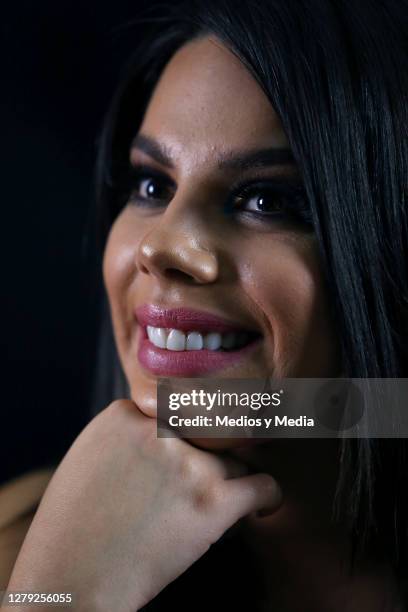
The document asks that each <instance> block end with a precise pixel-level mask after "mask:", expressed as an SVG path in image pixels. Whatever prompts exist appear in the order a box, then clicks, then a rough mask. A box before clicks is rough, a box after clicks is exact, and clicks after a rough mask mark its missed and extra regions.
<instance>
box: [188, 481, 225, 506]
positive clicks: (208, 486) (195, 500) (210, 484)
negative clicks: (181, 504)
mask: <svg viewBox="0 0 408 612" xmlns="http://www.w3.org/2000/svg"><path fill="white" fill-rule="evenodd" d="M219 498H220V494H219V489H218V487H217V485H216V483H215V482H214V481H213V480H204V481H203V482H201V483H200V484H199V485H197V486H196V487H195V488H194V490H193V492H192V495H191V503H192V506H193V509H194V510H195V512H198V513H203V512H204V513H209V512H212V511H214V510H215V509H216V507H217V506H218V502H219Z"/></svg>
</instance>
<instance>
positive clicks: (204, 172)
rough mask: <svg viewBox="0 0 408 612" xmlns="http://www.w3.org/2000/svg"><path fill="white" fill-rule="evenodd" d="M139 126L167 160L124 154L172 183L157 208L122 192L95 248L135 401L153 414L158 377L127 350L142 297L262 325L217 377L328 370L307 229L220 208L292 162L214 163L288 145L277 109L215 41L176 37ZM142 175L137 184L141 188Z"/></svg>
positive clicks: (133, 343)
mask: <svg viewBox="0 0 408 612" xmlns="http://www.w3.org/2000/svg"><path fill="white" fill-rule="evenodd" d="M198 65H199V66H200V69H199V70H197V66H198ZM237 126H239V129H237ZM138 133H139V134H143V135H146V136H149V137H150V138H153V139H154V140H155V141H157V142H158V143H159V144H160V145H161V146H162V147H163V148H165V149H166V150H168V152H169V156H170V158H171V162H172V165H173V167H172V168H168V167H166V166H164V165H163V164H160V163H158V162H157V161H156V160H154V159H153V158H152V157H151V156H150V155H148V154H146V153H145V152H144V151H142V150H140V149H139V148H136V147H134V148H133V149H132V150H131V152H130V160H131V163H132V164H134V165H136V164H138V163H144V164H148V165H149V166H150V167H152V169H153V170H155V171H160V172H162V173H163V174H164V176H165V177H166V178H167V179H168V180H169V181H171V182H173V183H174V188H173V189H172V192H171V194H170V193H169V194H167V193H164V194H161V200H160V206H159V207H156V208H154V207H152V208H150V210H149V208H146V207H141V206H138V205H137V202H136V201H130V202H129V203H128V205H127V206H126V207H125V208H124V209H123V210H122V212H121V213H120V214H119V216H118V217H117V219H116V221H115V223H114V224H113V227H112V229H111V232H110V235H109V239H108V242H107V246H106V250H105V257H104V263H103V274H104V281H105V285H106V290H107V293H108V297H109V302H110V306H111V313H112V321H113V327H114V333H115V339H116V344H117V348H118V352H119V356H120V359H121V363H122V366H123V369H124V372H125V374H126V377H127V380H128V382H129V386H130V390H131V397H132V399H133V400H134V401H135V402H136V404H137V405H138V406H139V408H140V409H141V410H142V411H143V412H144V413H145V414H147V415H151V416H154V415H155V412H156V382H157V377H156V376H155V375H153V374H151V373H150V372H149V371H147V370H145V369H143V367H142V366H141V365H140V363H139V362H138V359H137V358H136V355H137V345H138V341H139V335H140V328H139V326H138V325H137V323H136V322H135V320H134V317H133V315H132V313H133V310H134V308H135V307H137V306H139V305H141V304H144V303H154V304H160V305H162V304H164V305H166V306H169V307H178V306H187V307H191V308H197V309H200V310H206V311H208V312H211V313H215V314H218V315H220V316H223V317H226V318H228V319H232V320H233V321H236V322H238V323H240V324H242V326H248V327H249V329H253V330H255V331H259V332H261V333H262V335H263V341H262V343H261V345H260V346H259V348H258V350H256V351H254V352H253V353H252V354H251V356H250V357H248V358H246V359H244V360H242V362H241V363H240V364H236V365H235V366H234V367H233V368H226V369H224V370H222V371H219V372H217V376H219V377H233V376H235V377H237V378H239V377H242V378H250V377H253V378H257V377H264V376H265V377H266V376H271V375H273V376H276V377H290V376H294V377H299V376H300V377H301V376H304V377H309V376H316V377H319V376H322V377H325V376H328V377H330V376H334V375H337V374H338V372H339V363H338V359H337V354H338V350H337V342H336V337H335V334H334V332H333V324H332V322H331V320H330V316H329V312H328V304H327V301H326V297H325V291H324V287H323V283H322V273H321V269H320V265H319V258H318V255H317V249H316V245H315V239H314V237H313V234H311V233H310V232H309V233H307V232H305V231H304V229H299V228H294V227H289V226H286V227H284V226H283V224H282V223H277V222H275V223H274V222H273V221H271V220H270V218H269V220H268V219H267V218H266V217H265V218H264V219H254V218H250V216H249V215H247V216H245V215H244V214H242V213H241V214H240V213H239V212H238V211H237V212H236V213H235V214H233V215H227V214H226V213H225V212H224V210H223V203H224V201H225V199H226V197H227V196H228V194H229V193H230V191H231V189H232V186H233V185H234V183H235V182H237V181H239V180H243V179H247V180H250V179H262V180H264V181H267V180H268V179H269V180H270V179H272V178H274V177H276V176H278V175H284V176H289V175H292V176H293V175H295V174H296V172H297V169H296V166H295V165H294V164H285V165H279V166H269V167H265V168H262V169H259V168H258V169H256V168H254V167H252V168H251V167H250V168H248V169H247V170H245V171H242V170H241V169H239V168H236V169H229V168H228V169H227V168H224V167H222V168H220V167H219V162H220V161H221V160H222V159H223V158H225V157H230V156H233V155H234V154H237V153H238V152H249V151H254V150H259V149H264V148H279V147H283V148H288V147H289V145H288V141H287V138H286V135H285V133H284V131H283V129H282V126H281V123H280V121H279V118H278V116H277V114H276V113H275V112H274V110H273V108H272V107H271V105H270V103H269V101H268V100H267V98H266V96H265V95H264V93H263V92H262V90H261V89H260V87H259V86H258V85H257V83H256V82H255V81H254V79H253V77H252V76H251V75H250V74H249V73H248V71H247V70H246V69H245V68H244V66H243V65H242V64H241V62H240V61H239V60H238V59H236V58H235V57H234V56H233V55H232V53H231V52H230V51H228V50H227V49H226V48H225V47H223V46H222V45H221V44H220V43H218V42H217V41H215V40H213V39H202V40H198V41H194V42H192V43H190V44H188V45H186V46H185V47H184V48H183V49H182V50H180V51H179V52H178V53H177V54H176V55H175V56H174V57H173V58H172V60H171V61H170V63H169V64H168V66H167V68H166V70H165V71H164V73H163V74H162V77H161V79H160V80H159V83H158V85H157V87H156V89H155V91H154V93H153V96H152V98H151V100H150V103H149V105H148V108H147V112H146V114H145V116H144V119H143V122H142V124H141V126H140V129H139V131H138ZM153 180H154V179H153ZM146 183H147V181H145V183H144V184H143V185H139V186H137V187H138V192H137V193H139V194H140V193H141V194H145V193H146ZM261 195H262V192H261ZM254 199H255V198H252V205H253V202H254Z"/></svg>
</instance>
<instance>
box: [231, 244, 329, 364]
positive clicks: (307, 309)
mask: <svg viewBox="0 0 408 612" xmlns="http://www.w3.org/2000/svg"><path fill="white" fill-rule="evenodd" d="M266 254H267V255H266ZM247 255H248V257H247V258H246V259H247V262H248V261H250V262H251V264H248V263H243V264H242V266H241V278H242V279H243V284H244V286H245V287H246V291H247V293H248V294H249V295H250V297H251V299H252V301H253V302H255V303H256V305H257V306H258V308H259V309H260V310H261V311H262V314H263V317H264V323H265V325H266V326H267V329H268V331H269V333H270V334H271V338H272V341H271V343H270V346H271V347H272V351H273V355H272V358H273V361H274V363H275V364H277V365H278V366H279V368H280V370H281V371H280V374H281V375H285V376H288V375H289V374H290V372H292V373H293V372H294V371H295V370H296V372H297V374H298V375H299V374H301V373H305V372H306V371H307V360H308V359H312V360H313V362H314V363H315V365H316V368H317V367H318V366H319V364H323V363H325V361H326V360H329V361H330V362H332V352H333V345H334V336H333V334H332V326H331V323H330V317H329V311H328V306H327V300H326V295H325V291H324V287H323V280H322V273H321V269H320V265H319V260H318V256H317V252H316V250H315V246H314V244H313V243H312V239H311V238H296V237H293V238H282V239H280V238H276V239H275V238H274V237H271V236H269V237H266V238H265V240H263V239H261V240H260V241H259V243H258V245H257V246H256V248H253V249H251V248H249V249H247ZM299 368H300V369H299Z"/></svg>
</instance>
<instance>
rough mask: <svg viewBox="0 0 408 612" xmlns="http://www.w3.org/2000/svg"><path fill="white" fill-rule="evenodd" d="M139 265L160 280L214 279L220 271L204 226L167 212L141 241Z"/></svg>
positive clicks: (205, 280)
mask: <svg viewBox="0 0 408 612" xmlns="http://www.w3.org/2000/svg"><path fill="white" fill-rule="evenodd" d="M166 212H167V211H166ZM137 268H138V270H139V271H140V272H142V273H144V274H152V275H154V276H155V277H157V278H159V279H161V280H167V281H168V280H178V281H181V282H185V283H190V284H199V285H200V284H208V283H214V282H215V281H216V280H217V278H218V275H219V262H218V257H217V254H216V252H215V249H214V248H211V247H210V245H209V240H208V237H207V239H206V238H205V234H204V230H203V231H200V229H199V227H198V224H197V223H186V219H185V218H184V219H182V218H181V217H180V216H178V217H177V218H174V216H173V217H172V218H170V217H169V216H167V218H166V213H164V214H163V215H162V216H161V218H160V220H158V221H157V223H156V225H155V227H154V228H151V229H150V231H148V232H147V233H146V235H145V236H144V237H143V238H142V240H141V241H140V243H139V247H138V251H137Z"/></svg>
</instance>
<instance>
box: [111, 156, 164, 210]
mask: <svg viewBox="0 0 408 612" xmlns="http://www.w3.org/2000/svg"><path fill="white" fill-rule="evenodd" d="M149 178H151V179H156V180H157V182H158V183H159V184H161V185H162V186H166V187H169V186H170V187H174V182H173V181H172V180H171V179H170V178H169V177H168V176H166V174H164V173H163V172H160V171H159V170H156V169H155V168H152V167H151V166H149V165H147V164H130V166H129V167H128V168H127V172H126V177H125V179H124V185H123V187H124V191H125V192H126V193H127V198H128V201H129V202H130V203H132V202H133V203H136V204H137V205H138V206H153V207H154V206H160V203H161V202H162V199H161V198H154V197H151V198H146V197H143V196H140V195H137V194H133V191H134V190H135V189H136V187H137V186H138V185H139V184H140V182H141V181H143V180H146V179H149Z"/></svg>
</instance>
